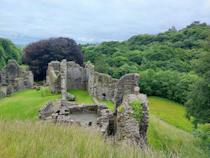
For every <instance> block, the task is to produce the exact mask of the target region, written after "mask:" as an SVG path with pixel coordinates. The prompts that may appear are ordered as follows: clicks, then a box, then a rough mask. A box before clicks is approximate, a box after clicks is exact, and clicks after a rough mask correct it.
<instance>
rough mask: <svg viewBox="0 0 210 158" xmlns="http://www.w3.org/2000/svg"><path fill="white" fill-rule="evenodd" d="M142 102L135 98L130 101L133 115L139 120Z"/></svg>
mask: <svg viewBox="0 0 210 158" xmlns="http://www.w3.org/2000/svg"><path fill="white" fill-rule="evenodd" d="M141 105H142V103H141V102H140V101H139V100H135V101H133V102H132V103H131V107H132V108H133V117H134V118H135V119H136V120H137V121H139V120H140V118H141V116H142V106H141Z"/></svg>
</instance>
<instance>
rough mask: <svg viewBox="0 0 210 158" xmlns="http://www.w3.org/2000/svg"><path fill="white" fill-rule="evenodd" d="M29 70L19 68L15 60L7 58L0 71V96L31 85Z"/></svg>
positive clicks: (31, 79) (31, 78) (31, 75)
mask: <svg viewBox="0 0 210 158" xmlns="http://www.w3.org/2000/svg"><path fill="white" fill-rule="evenodd" d="M33 83H34V80H33V74H32V72H31V71H29V70H27V69H24V68H21V67H20V66H19V65H18V64H17V62H16V61H15V60H9V61H8V63H7V65H6V66H5V67H4V68H3V69H2V70H1V71H0V97H5V96H8V95H10V94H12V93H14V92H16V91H19V90H22V89H25V88H31V87H32V86H33Z"/></svg>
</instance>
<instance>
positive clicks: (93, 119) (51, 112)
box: [39, 100, 113, 133]
mask: <svg viewBox="0 0 210 158" xmlns="http://www.w3.org/2000/svg"><path fill="white" fill-rule="evenodd" d="M112 115H113V113H112V111H111V110H109V109H108V108H107V107H105V106H103V105H78V104H76V103H73V102H68V101H63V100H57V101H54V102H49V103H47V104H46V105H45V106H44V107H43V108H42V109H40V111H39V118H40V119H42V120H48V121H52V122H55V123H70V124H77V125H80V126H83V127H93V128H96V129H99V130H100V131H101V132H102V133H106V132H107V130H108V126H109V117H110V116H112Z"/></svg>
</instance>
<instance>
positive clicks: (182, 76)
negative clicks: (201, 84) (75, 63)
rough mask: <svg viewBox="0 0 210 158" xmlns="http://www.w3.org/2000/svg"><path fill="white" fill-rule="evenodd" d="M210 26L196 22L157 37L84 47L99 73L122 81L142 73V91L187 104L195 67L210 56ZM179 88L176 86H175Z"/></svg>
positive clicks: (195, 78) (194, 78)
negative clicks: (131, 73) (209, 48)
mask: <svg viewBox="0 0 210 158" xmlns="http://www.w3.org/2000/svg"><path fill="white" fill-rule="evenodd" d="M209 40H210V26H209V25H207V24H205V23H199V22H194V23H192V24H191V25H189V26H187V27H186V28H183V29H181V30H176V29H175V28H174V27H172V28H170V29H169V30H168V31H166V32H163V33H159V34H157V35H149V34H144V35H136V36H133V37H131V38H130V39H128V40H127V41H123V42H118V41H111V42H103V43H101V44H98V45H91V44H87V45H82V50H83V52H84V54H85V57H86V58H85V59H86V61H91V62H92V63H95V65H96V66H95V67H96V70H98V71H100V72H104V73H108V74H110V75H111V76H113V77H116V78H119V77H121V76H122V75H124V74H126V73H129V72H139V74H140V76H141V80H140V83H139V84H140V87H141V91H142V92H143V93H145V94H147V95H155V96H160V97H164V98H168V99H171V100H174V101H176V102H179V103H182V104H184V103H185V102H186V100H187V93H188V91H189V89H190V86H191V85H192V84H193V83H195V81H196V80H198V76H197V75H196V74H195V73H194V67H193V66H194V65H195V63H196V62H197V59H199V58H200V56H201V55H202V54H204V53H205V52H208V45H209ZM175 84H176V86H174V85H175Z"/></svg>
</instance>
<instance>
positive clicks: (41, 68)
mask: <svg viewBox="0 0 210 158" xmlns="http://www.w3.org/2000/svg"><path fill="white" fill-rule="evenodd" d="M62 59H66V60H68V61H75V62H76V63H78V64H79V65H81V66H83V54H82V52H81V51H80V47H79V46H78V45H77V43H76V42H75V41H74V40H73V39H69V38H63V37H59V38H50V39H47V40H41V41H38V42H34V43H31V44H29V45H28V46H27V47H26V48H25V49H24V56H23V61H24V63H25V64H28V65H29V67H30V70H31V71H32V72H33V74H34V79H35V80H36V81H42V80H44V79H45V78H46V70H47V66H48V63H49V62H50V61H53V60H58V61H61V60H62Z"/></svg>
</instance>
